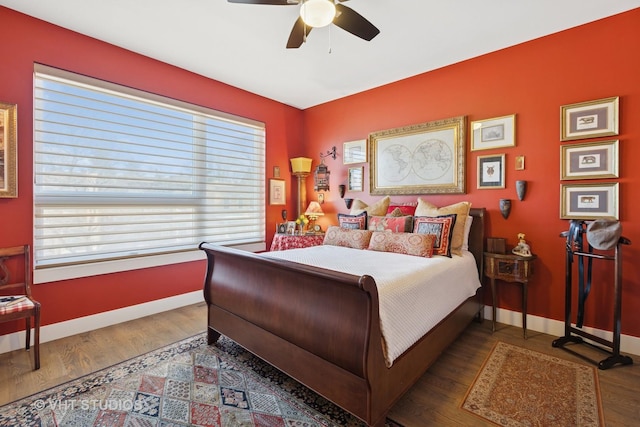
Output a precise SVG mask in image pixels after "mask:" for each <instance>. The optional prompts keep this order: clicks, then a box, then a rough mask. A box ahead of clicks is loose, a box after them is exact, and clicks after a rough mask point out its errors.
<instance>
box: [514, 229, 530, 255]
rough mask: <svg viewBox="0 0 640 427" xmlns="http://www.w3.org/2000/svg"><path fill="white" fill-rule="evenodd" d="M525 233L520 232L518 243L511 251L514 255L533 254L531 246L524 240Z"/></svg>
mask: <svg viewBox="0 0 640 427" xmlns="http://www.w3.org/2000/svg"><path fill="white" fill-rule="evenodd" d="M524 236H525V234H524V233H518V245H517V246H516V247H515V248H513V249H512V250H511V253H512V254H514V255H519V256H523V257H527V256H531V247H530V246H529V244H528V243H527V241H526V240H524Z"/></svg>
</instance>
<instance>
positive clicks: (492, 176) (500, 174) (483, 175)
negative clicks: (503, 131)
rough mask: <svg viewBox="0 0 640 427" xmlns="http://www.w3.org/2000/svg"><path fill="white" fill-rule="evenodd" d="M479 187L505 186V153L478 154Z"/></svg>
mask: <svg viewBox="0 0 640 427" xmlns="http://www.w3.org/2000/svg"><path fill="white" fill-rule="evenodd" d="M478 188H504V154H496V155H493V156H478Z"/></svg>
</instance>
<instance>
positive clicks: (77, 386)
mask: <svg viewBox="0 0 640 427" xmlns="http://www.w3.org/2000/svg"><path fill="white" fill-rule="evenodd" d="M18 425H19V426H42V427H46V426H78V427H88V426H105V427H107V426H108V427H114V426H122V427H125V426H126V427H152V426H158V427H160V426H163V427H174V426H176V427H177V426H215V427H232V426H233V427H254V426H255V427H279V426H282V427H322V426H326V427H333V426H350V427H361V426H363V425H364V423H362V422H361V421H359V420H358V419H356V418H355V417H353V416H351V415H350V414H348V413H346V412H345V411H343V410H342V409H340V408H338V407H337V406H335V405H333V404H332V403H330V402H328V401H327V400H325V399H324V398H322V397H320V396H318V395H317V394H315V393H314V392H312V391H310V390H309V389H307V388H306V387H304V386H303V385H301V384H299V383H298V382H296V381H295V380H293V379H291V378H290V377H288V376H287V375H285V374H283V373H282V372H280V371H278V370H277V369H275V368H273V367H271V366H270V365H268V364H267V363H265V362H263V361H262V360H261V359H259V358H257V357H255V356H253V355H252V354H251V353H249V352H247V351H246V350H244V349H243V348H242V347H240V346H238V345H237V344H235V343H234V342H233V341H231V340H229V339H228V338H226V337H224V336H222V337H220V339H219V340H218V342H217V343H216V344H215V345H211V346H209V345H207V343H206V335H205V334H202V335H197V336H195V337H192V338H188V339H186V340H183V341H180V342H178V343H176V344H173V345H170V346H167V347H164V348H161V349H159V350H156V351H152V352H150V353H147V354H145V355H142V356H139V357H136V358H134V359H131V360H127V361H125V362H122V363H120V364H118V365H114V366H112V367H110V368H106V369H103V370H101V371H98V372H95V373H93V374H90V375H87V376H84V377H82V378H79V379H77V380H74V381H71V382H68V383H65V384H62V385H60V386H57V387H54V388H51V389H49V390H46V391H44V392H41V393H38V394H36V395H33V396H30V397H27V398H25V399H21V400H18V401H16V402H13V403H10V404H8V405H5V406H2V407H0V426H18ZM387 426H388V427H402V426H400V425H399V424H397V423H394V422H393V421H391V420H388V421H387Z"/></svg>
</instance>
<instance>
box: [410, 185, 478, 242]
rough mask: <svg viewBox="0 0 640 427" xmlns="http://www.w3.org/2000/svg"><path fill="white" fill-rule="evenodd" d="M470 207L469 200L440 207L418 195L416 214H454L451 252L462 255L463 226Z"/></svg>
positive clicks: (433, 215)
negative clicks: (454, 222)
mask: <svg viewBox="0 0 640 427" xmlns="http://www.w3.org/2000/svg"><path fill="white" fill-rule="evenodd" d="M469 209H471V203H470V202H459V203H454V204H452V205H448V206H443V207H441V208H439V207H437V206H435V205H433V204H431V203H429V202H427V201H426V200H423V199H421V198H420V197H418V207H417V208H416V216H432V217H435V216H441V215H450V214H456V215H457V218H456V224H455V227H454V228H453V235H452V236H451V253H453V254H455V255H462V242H463V240H464V226H465V223H466V221H467V216H469Z"/></svg>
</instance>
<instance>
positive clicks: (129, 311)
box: [0, 291, 205, 353]
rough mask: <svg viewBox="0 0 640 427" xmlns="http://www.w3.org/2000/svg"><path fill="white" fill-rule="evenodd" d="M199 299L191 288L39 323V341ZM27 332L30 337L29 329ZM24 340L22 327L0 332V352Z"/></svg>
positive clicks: (114, 323)
mask: <svg viewBox="0 0 640 427" xmlns="http://www.w3.org/2000/svg"><path fill="white" fill-rule="evenodd" d="M202 301H204V297H203V294H202V291H193V292H189V293H186V294H181V295H176V296H173V297H168V298H163V299H159V300H155V301H149V302H145V303H143V304H138V305H133V306H129V307H124V308H119V309H117V310H111V311H106V312H104V313H98V314H93V315H91V316H85V317H80V318H77V319H72V320H67V321H65V322H59V323H54V324H51V325H46V326H42V327H41V328H40V343H44V342H47V341H53V340H57V339H59V338H64V337H68V336H71V335H76V334H81V333H83V332H88V331H92V330H94V329H100V328H104V327H106V326H111V325H116V324H118V323H122V322H126V321H128V320H133V319H138V318H140V317H145V316H149V315H152V314H156V313H161V312H163V311H168V310H173V309H175V308H179V307H184V306H187V305H191V304H197V303H199V302H202ZM204 326H205V325H203V330H204ZM31 336H32V338H31V339H32V341H33V331H32V333H31ZM25 340H26V333H25V331H24V330H22V331H19V332H14V333H11V334H7V335H2V336H0V353H6V352H9V351H13V350H18V349H21V348H24V343H25Z"/></svg>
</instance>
